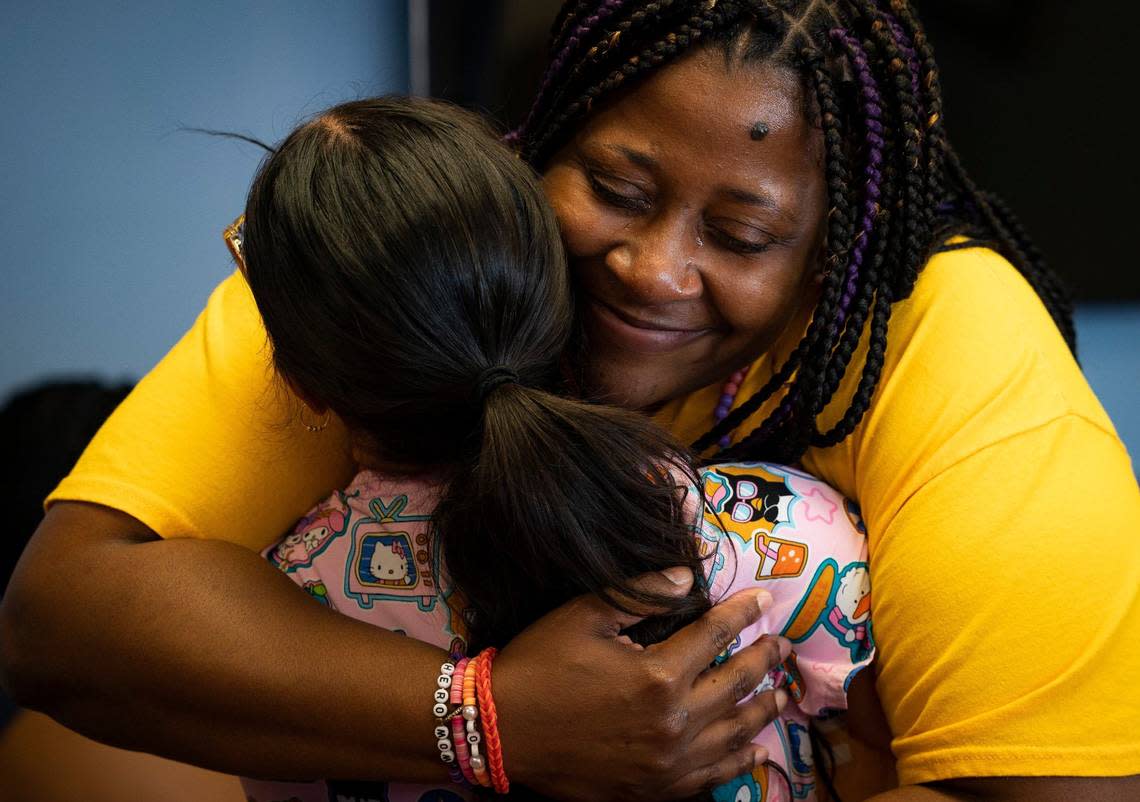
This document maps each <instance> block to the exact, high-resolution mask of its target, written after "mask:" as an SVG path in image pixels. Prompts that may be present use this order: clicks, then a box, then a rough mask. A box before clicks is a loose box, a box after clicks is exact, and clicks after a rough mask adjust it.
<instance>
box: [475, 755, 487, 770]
mask: <svg viewBox="0 0 1140 802" xmlns="http://www.w3.org/2000/svg"><path fill="white" fill-rule="evenodd" d="M486 767H487V764H486V763H484V762H483V757H482V755H472V756H471V768H473V769H475V771H482V770H483V769H484V768H486Z"/></svg>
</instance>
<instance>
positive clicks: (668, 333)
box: [586, 296, 713, 354]
mask: <svg viewBox="0 0 1140 802" xmlns="http://www.w3.org/2000/svg"><path fill="white" fill-rule="evenodd" d="M586 309H587V319H588V320H589V323H590V328H591V329H592V330H594V331H595V332H596V333H597V334H599V335H600V336H601V337H602V338H603V339H604V340H606V341H607V342H609V343H611V344H612V345H614V346H616V347H618V348H621V349H623V350H626V351H632V352H635V353H639V354H660V353H666V352H669V351H673V350H676V349H678V348H681V347H683V346H686V345H688V344H689V343H691V342H693V341H694V340H698V339H700V338H701V337H703V336H705V335H706V334H710V333H712V331H713V329H712V328H709V327H700V328H694V327H691V326H679V325H677V324H673V323H669V322H657V321H647V320H641V319H639V318H636V317H633V316H631V315H629V314H627V313H625V312H622V311H621V310H619V309H615V308H614V307H612V306H610V305H609V304H606V303H604V302H602V301H600V300H598V299H597V298H595V297H592V296H591V297H590V298H589V300H588V302H587V304H586Z"/></svg>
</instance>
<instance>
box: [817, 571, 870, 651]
mask: <svg viewBox="0 0 1140 802" xmlns="http://www.w3.org/2000/svg"><path fill="white" fill-rule="evenodd" d="M824 626H826V627H827V629H828V630H829V631H830V632H831V633H832V634H833V635H835V636H836V637H837V638H838V639H839V642H840V643H843V644H845V645H847V646H848V647H849V648H850V649H851V659H852V660H854V661H855V662H858V661H860V660H863V659H864V658H866V657H867V655H869V654H870V653H871V648H872V645H873V644H872V639H871V574H870V572H869V571H868V570H867V564H866V563H851V564H850V565H848V566H847V567H846V568H844V569H843V573H842V574H840V576H839V584H838V586H837V587H836V589H835V597H834V600H833V603H832V607H831V609H830V610H829V611H828V613H827V620H826V621H824Z"/></svg>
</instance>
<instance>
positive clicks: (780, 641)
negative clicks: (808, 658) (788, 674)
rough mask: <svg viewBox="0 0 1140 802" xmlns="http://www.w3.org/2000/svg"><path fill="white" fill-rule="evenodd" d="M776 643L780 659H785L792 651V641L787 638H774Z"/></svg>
mask: <svg viewBox="0 0 1140 802" xmlns="http://www.w3.org/2000/svg"><path fill="white" fill-rule="evenodd" d="M776 645H777V646H778V647H779V648H780V660H781V661H784V660H787V659H788V655H789V654H791V653H792V642H791V641H790V640H788V639H787V638H776Z"/></svg>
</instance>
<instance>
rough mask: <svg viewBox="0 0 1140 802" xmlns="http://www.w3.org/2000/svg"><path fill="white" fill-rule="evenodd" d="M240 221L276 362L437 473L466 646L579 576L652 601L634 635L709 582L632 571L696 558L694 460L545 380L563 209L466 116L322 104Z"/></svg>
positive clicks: (563, 304) (551, 601)
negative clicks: (643, 582) (687, 515)
mask: <svg viewBox="0 0 1140 802" xmlns="http://www.w3.org/2000/svg"><path fill="white" fill-rule="evenodd" d="M245 219H246V223H245V237H244V255H245V263H246V273H247V278H248V281H249V284H250V287H251V288H252V290H253V294H254V297H255V299H256V301H257V305H258V308H259V310H260V311H261V315H262V318H263V319H264V321H265V326H266V330H267V331H268V333H269V338H270V341H271V343H272V345H273V359H274V365H275V367H276V369H277V371H278V373H279V374H280V375H281V376H283V377H284V378H285V379H286V380H287V381H288V382H289V384H290V385H291V386H292V387H293V388H295V389H296V390H298V391H299V394H300V395H302V396H303V397H304V398H305V399H306V400H307V401H309V402H310V403H311V404H313V405H317V406H323V407H328V408H330V409H331V410H332V411H333V412H335V413H336V414H337V415H338V416H339V417H340V418H341V419H342V420H344V422H345V423H346V424H347V425H348V427H349V429H350V431H351V432H352V433H353V435H354V436H355V437H356V438H357V439H358V440H359V441H361V442H363V443H364V444H365V445H366V446H367V447H366V448H365V450H366V451H367V452H368V453H370V454H371V455H374V456H375V461H376V463H377V465H378V466H381V467H382V468H383V467H385V466H386V467H387V468H388V469H395V468H396V467H398V468H399V469H401V470H409V471H428V472H432V473H434V474H436V475H438V476H440V477H441V478H443V479H445V480H446V481H447V482H448V484H449V489H448V491H447V492H446V494H445V498H444V499H443V501H442V502H441V504H440V505H439V507H438V510H437V513H436V516H435V525H436V526H437V527H438V531H439V533H440V537H441V540H442V543H443V549H442V551H443V555H444V560H445V564H446V567H447V569H448V572H449V574H450V575H451V577H452V580H453V582H454V584H455V586H456V588H457V589H458V591H459V594H458V596H459V598H461V599H463V600H465V601H464V603H465V604H466V608H465V609H464V610H463V611H462V612H463V613H464V615H465V618H466V619H467V620H468V621H469V622H470V632H469V636H470V640H471V643H470V646H471V647H474V648H479V647H481V646H485V645H502V644H503V643H505V642H506V641H508V640H509V639H510V638H511V637H512V636H513V635H515V634H517V633H518V632H519V631H521V630H522V629H523V628H524V627H526V626H527V625H528V624H529V623H531V622H532V621H534V620H535V619H536V618H538V617H539V616H541V615H542V614H544V613H545V612H547V611H549V610H551V609H553V608H554V607H556V606H558V605H559V604H561V603H562V602H564V601H566V600H567V599H569V598H571V597H573V596H577V595H580V594H583V593H595V594H597V595H599V596H601V597H602V598H604V599H607V600H608V601H610V603H612V604H615V605H617V606H622V607H626V608H627V609H628V605H630V604H634V605H637V604H646V603H655V604H657V605H659V606H660V607H662V609H664V610H666V611H667V612H668V613H669V615H666V616H664V617H662V618H659V619H656V620H654V621H652V622H650V623H648V624H645V625H644V626H643V627H641V628H640V629H638V630H637V631H635V632H633V633H631V636H633V635H636V636H637V637H638V638H640V639H641V640H643V641H648V640H655V639H658V638H660V637H662V636H663V635H664V634H666V633H667V632H668V631H670V630H671V629H673V628H675V627H676V626H678V625H680V624H681V623H683V622H685V621H688V620H690V619H692V618H695V617H696V616H697V615H699V614H700V613H701V612H703V610H704V609H706V608H707V606H708V599H707V592H706V590H705V588H704V584H703V582H698V583H696V584H695V589H694V591H693V593H692V594H690V596H689V597H687V598H682V599H677V598H675V597H666V598H659V597H650V596H647V595H646V594H644V593H640V594H639V593H637V592H634V591H633V590H632V589H631V588H630V586H629V580H630V579H632V578H633V577H635V576H637V575H639V574H641V573H644V572H646V571H652V570H655V569H661V568H668V567H670V566H678V565H682V566H689V567H690V568H691V569H692V570H693V571H694V572H696V573H697V575H698V576H703V573H702V572H701V570H700V568H701V565H700V556H699V554H698V553H697V545H696V539H695V538H694V537H693V534H692V532H691V529H690V527H689V523H688V522H686V521H684V520H683V516H682V515H681V510H682V504H683V503H684V499H683V495H684V492H685V490H684V489H683V488H682V486H684V487H689V486H690V485H689V483H690V482H693V481H694V478H693V477H692V469H691V468H690V467H689V466H688V463H687V462H686V460H685V459H684V456H683V452H682V449H680V447H679V446H677V445H676V444H675V443H674V442H673V441H672V440H670V438H669V437H668V436H667V435H666V434H664V433H662V432H661V431H659V430H658V429H657V428H656V427H654V426H653V425H652V424H651V423H649V422H648V421H647V420H645V419H644V418H642V417H641V416H639V415H637V414H635V413H630V412H625V411H621V410H616V409H611V408H607V407H602V406H597V405H591V404H588V403H585V402H582V401H575V400H570V399H567V398H564V397H561V396H560V395H559V393H560V392H562V390H563V389H564V388H563V372H562V370H561V360H562V356H563V353H564V351H565V350H566V348H567V346H568V343H569V342H570V338H571V335H572V332H573V331H574V308H575V307H574V298H573V294H572V291H571V287H570V281H569V276H568V274H567V267H566V261H565V255H564V253H563V249H562V245H561V242H560V238H559V234H558V227H557V222H556V220H555V217H554V214H553V212H552V211H551V209H550V207H549V206H548V205H547V203H546V200H545V198H544V197H543V194H542V190H541V186H540V184H539V181H538V178H537V176H536V175H535V174H534V172H533V171H532V169H531V168H530V167H529V166H528V165H527V164H526V163H525V162H524V161H522V160H520V159H518V158H517V157H516V156H515V155H514V154H512V153H511V152H510V151H509V150H507V149H506V148H505V147H503V146H502V145H501V144H500V143H498V142H497V141H495V139H494V137H493V136H492V135H491V133H490V132H489V131H488V130H487V129H486V128H485V127H484V125H483V124H482V123H481V122H480V121H479V120H478V119H477V118H475V117H474V116H473V115H470V114H468V113H466V112H462V111H460V110H458V109H456V108H454V107H451V106H448V105H445V104H442V103H439V102H434V101H427V100H413V99H399V98H379V99H372V100H361V101H355V102H352V103H346V104H343V105H341V106H337V107H334V108H332V109H329V110H328V111H326V112H324V113H323V114H321V115H320V116H318V117H317V118H315V119H314V120H312V121H311V122H308V123H306V124H305V125H303V126H301V127H300V128H299V129H297V130H296V131H294V132H293V133H292V134H291V135H290V136H289V137H288V138H287V139H286V140H285V141H284V142H283V143H282V144H281V145H280V146H279V147H278V148H277V150H276V152H275V153H273V154H272V155H271V156H270V157H268V159H267V161H266V162H265V164H264V165H263V167H262V168H261V170H260V171H259V173H258V175H257V178H256V179H255V181H254V184H253V187H252V189H251V191H250V195H249V201H248V204H247V206H246V216H245ZM690 492H691V490H690ZM615 594H621V600H620V601H619V597H618V596H617V595H615Z"/></svg>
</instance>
